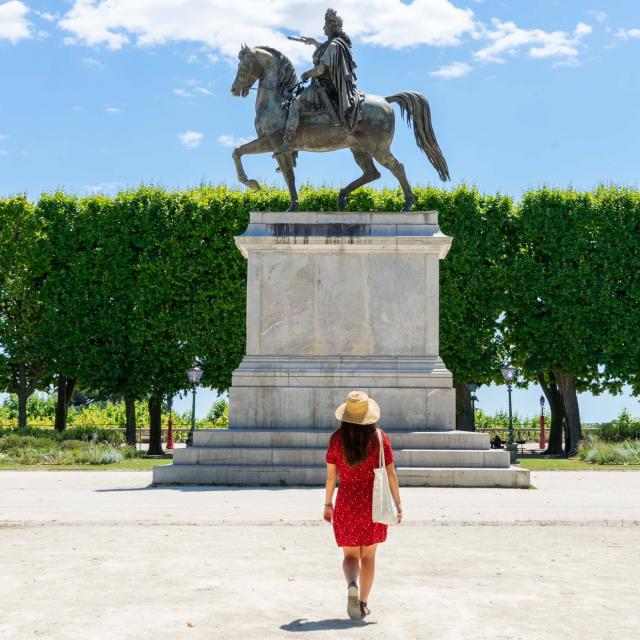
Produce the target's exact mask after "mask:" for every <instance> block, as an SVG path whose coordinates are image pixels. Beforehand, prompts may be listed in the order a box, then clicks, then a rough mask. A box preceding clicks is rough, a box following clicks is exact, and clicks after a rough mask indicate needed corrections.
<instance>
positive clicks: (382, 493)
mask: <svg viewBox="0 0 640 640" xmlns="http://www.w3.org/2000/svg"><path fill="white" fill-rule="evenodd" d="M376 433H377V435H378V442H379V443H380V457H379V460H378V468H377V469H374V471H373V473H374V474H375V475H374V477H373V510H372V514H371V517H372V520H373V521H374V522H381V523H383V524H396V523H397V522H398V509H397V508H396V503H395V500H394V499H393V496H392V495H391V488H390V487H389V478H388V476H387V468H386V465H385V462H384V445H383V443H382V434H381V433H380V429H376Z"/></svg>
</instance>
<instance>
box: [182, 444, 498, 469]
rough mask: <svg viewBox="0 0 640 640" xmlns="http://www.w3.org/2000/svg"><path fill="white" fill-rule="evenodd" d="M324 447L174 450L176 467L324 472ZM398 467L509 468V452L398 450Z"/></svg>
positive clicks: (196, 448)
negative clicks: (306, 468) (287, 468)
mask: <svg viewBox="0 0 640 640" xmlns="http://www.w3.org/2000/svg"><path fill="white" fill-rule="evenodd" d="M325 453H326V449H325V448H324V447H322V448H320V447H317V448H312V447H305V448H300V447H297V448H296V447H277V448H271V447H187V448H186V449H175V450H174V453H173V464H175V465H183V464H224V465H252V466H265V465H275V466H280V465H282V466H298V465H302V466H318V467H322V468H323V469H324V465H325ZM394 456H395V464H396V467H488V468H503V469H506V468H508V467H509V464H510V462H509V452H508V451H504V450H500V449H488V450H479V451H478V450H466V449H395V450H394Z"/></svg>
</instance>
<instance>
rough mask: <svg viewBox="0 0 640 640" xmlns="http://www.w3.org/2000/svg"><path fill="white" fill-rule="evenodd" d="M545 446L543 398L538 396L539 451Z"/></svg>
mask: <svg viewBox="0 0 640 640" xmlns="http://www.w3.org/2000/svg"><path fill="white" fill-rule="evenodd" d="M546 446H547V437H546V434H545V432H544V396H540V450H541V451H542V450H544V449H545V448H546Z"/></svg>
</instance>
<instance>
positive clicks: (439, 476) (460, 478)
mask: <svg viewBox="0 0 640 640" xmlns="http://www.w3.org/2000/svg"><path fill="white" fill-rule="evenodd" d="M397 472H398V478H399V481H400V486H401V487H528V486H529V471H528V470H527V469H521V468H520V467H518V466H511V467H508V468H506V469H489V468H468V467H467V468H464V467H458V468H446V467H441V468H425V467H423V468H420V467H409V468H407V467H398V468H397ZM324 482H325V470H324V469H323V468H322V467H316V466H286V465H270V466H260V465H254V466H241V465H222V464H215V465H209V464H170V465H161V466H157V467H154V469H153V483H154V484H226V485H242V486H260V485H276V486H322V485H324Z"/></svg>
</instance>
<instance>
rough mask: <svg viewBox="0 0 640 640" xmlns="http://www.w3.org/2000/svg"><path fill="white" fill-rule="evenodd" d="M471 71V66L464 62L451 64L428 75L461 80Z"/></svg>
mask: <svg viewBox="0 0 640 640" xmlns="http://www.w3.org/2000/svg"><path fill="white" fill-rule="evenodd" d="M469 71H471V65H469V64H467V63H466V62H452V63H451V64H448V65H446V66H444V67H440V69H438V70H437V71H431V72H429V75H432V76H436V77H437V78H461V77H462V76H466V75H467V74H468V73H469Z"/></svg>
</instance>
